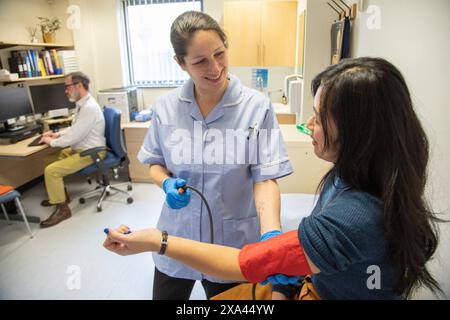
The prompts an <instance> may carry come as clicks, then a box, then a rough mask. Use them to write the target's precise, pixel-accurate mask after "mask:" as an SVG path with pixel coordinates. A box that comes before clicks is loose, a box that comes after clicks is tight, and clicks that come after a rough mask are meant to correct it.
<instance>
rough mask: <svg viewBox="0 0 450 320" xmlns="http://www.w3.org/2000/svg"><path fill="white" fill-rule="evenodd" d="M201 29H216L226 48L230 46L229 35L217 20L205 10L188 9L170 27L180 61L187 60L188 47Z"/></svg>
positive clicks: (176, 54)
mask: <svg viewBox="0 0 450 320" xmlns="http://www.w3.org/2000/svg"><path fill="white" fill-rule="evenodd" d="M199 30H204V31H215V32H216V33H217V34H218V35H219V37H220V39H221V40H222V42H223V45H224V46H225V48H228V41H227V36H226V35H225V32H224V31H223V30H222V28H221V27H220V26H219V24H218V23H217V21H216V20H214V19H213V18H211V17H210V16H209V15H207V14H206V13H203V12H199V11H187V12H185V13H182V14H181V15H179V16H178V17H177V18H176V19H175V21H174V22H173V23H172V27H171V28H170V42H171V43H172V47H173V50H174V51H175V56H176V57H177V59H178V62H180V63H184V62H185V61H184V57H185V56H186V54H187V47H188V46H189V43H190V41H191V39H192V36H193V35H194V33H195V32H196V31H199Z"/></svg>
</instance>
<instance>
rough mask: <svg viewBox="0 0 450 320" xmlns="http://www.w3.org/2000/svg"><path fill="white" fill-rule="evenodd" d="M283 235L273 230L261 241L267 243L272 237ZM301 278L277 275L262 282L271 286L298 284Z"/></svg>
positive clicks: (263, 236) (264, 235) (262, 237)
mask: <svg viewBox="0 0 450 320" xmlns="http://www.w3.org/2000/svg"><path fill="white" fill-rule="evenodd" d="M280 234H281V231H278V230H272V231H269V232H266V233H264V234H263V235H262V236H261V238H260V239H259V241H266V240H268V239H270V238H272V237H276V236H278V235H280ZM299 279H300V277H297V276H286V275H284V274H275V275H271V276H268V277H267V279H266V280H264V281H263V282H261V284H262V285H266V284H267V283H268V282H270V283H271V284H273V285H274V284H296V283H297V282H298V281H299Z"/></svg>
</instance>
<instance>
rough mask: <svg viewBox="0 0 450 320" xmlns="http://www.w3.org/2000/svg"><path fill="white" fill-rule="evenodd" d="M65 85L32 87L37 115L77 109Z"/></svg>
mask: <svg viewBox="0 0 450 320" xmlns="http://www.w3.org/2000/svg"><path fill="white" fill-rule="evenodd" d="M65 89H66V87H65V85H64V83H52V84H44V85H37V86H30V94H31V101H32V102H33V107H34V112H35V113H48V112H49V111H51V110H57V109H65V108H67V109H70V108H75V103H73V102H70V101H69V99H68V98H67V96H66V93H65Z"/></svg>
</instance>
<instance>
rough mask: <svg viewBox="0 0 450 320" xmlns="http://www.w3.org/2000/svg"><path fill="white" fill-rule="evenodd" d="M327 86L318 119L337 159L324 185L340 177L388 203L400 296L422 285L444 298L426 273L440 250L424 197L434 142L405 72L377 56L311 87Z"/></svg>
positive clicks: (336, 70)
mask: <svg viewBox="0 0 450 320" xmlns="http://www.w3.org/2000/svg"><path fill="white" fill-rule="evenodd" d="M321 86H322V88H323V89H322V93H321V97H320V110H319V116H320V119H321V122H322V124H323V130H324V137H325V149H327V148H329V146H330V134H329V129H328V128H329V123H330V122H331V121H333V122H334V124H335V125H336V128H337V137H335V138H336V142H335V143H336V145H337V149H338V151H337V152H338V153H337V160H336V162H335V165H334V167H333V168H332V169H331V170H330V172H328V174H327V175H326V176H325V177H324V179H323V180H322V182H321V184H320V187H319V188H322V187H323V185H324V182H325V180H326V179H328V178H330V177H334V176H339V177H340V178H342V179H343V180H344V181H345V182H346V183H348V184H349V185H350V186H352V188H354V189H356V190H361V191H363V192H367V193H370V194H372V195H375V196H376V197H378V198H380V199H381V200H382V202H383V221H384V232H385V239H386V243H387V248H386V249H387V252H388V255H389V258H390V261H391V262H392V265H393V267H394V271H395V283H394V288H393V289H394V291H395V292H396V293H398V294H401V295H403V296H404V297H410V295H411V293H412V291H413V290H414V289H415V288H417V287H418V286H419V285H425V286H426V287H428V288H430V289H431V290H432V291H433V292H437V291H438V292H440V293H442V291H441V289H440V287H439V285H438V283H437V281H436V280H435V279H434V278H433V277H432V275H431V274H430V273H429V271H428V269H427V268H426V263H427V261H428V260H430V259H431V257H432V256H433V254H434V252H435V250H436V247H437V245H438V235H437V229H436V224H435V222H437V221H442V220H440V219H438V218H436V216H435V214H434V213H433V212H432V211H431V209H430V207H429V206H428V204H427V202H426V201H425V198H424V189H425V185H426V181H427V164H428V152H429V150H428V149H429V146H428V139H427V137H426V134H425V132H424V130H423V128H422V126H421V124H420V121H419V119H418V117H417V115H416V113H415V111H414V108H413V104H412V101H411V96H410V93H409V90H408V87H407V85H406V82H405V80H404V78H403V76H402V74H401V73H400V72H399V71H398V70H397V68H396V67H395V66H393V65H392V64H391V63H389V62H388V61H386V60H383V59H379V58H356V59H347V60H343V61H342V62H340V63H339V64H337V65H334V66H331V67H329V68H327V69H326V70H325V71H323V72H322V73H320V74H319V75H317V76H316V78H315V79H314V80H313V82H312V91H313V94H314V95H315V94H316V92H317V90H318V89H319V87H321Z"/></svg>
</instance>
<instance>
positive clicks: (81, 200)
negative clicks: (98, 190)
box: [78, 198, 86, 204]
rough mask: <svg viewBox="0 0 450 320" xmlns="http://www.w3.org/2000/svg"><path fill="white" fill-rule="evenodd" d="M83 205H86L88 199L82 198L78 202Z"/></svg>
mask: <svg viewBox="0 0 450 320" xmlns="http://www.w3.org/2000/svg"><path fill="white" fill-rule="evenodd" d="M78 201H79V202H80V203H81V204H83V203H85V202H86V199H84V198H80V200H78Z"/></svg>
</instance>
